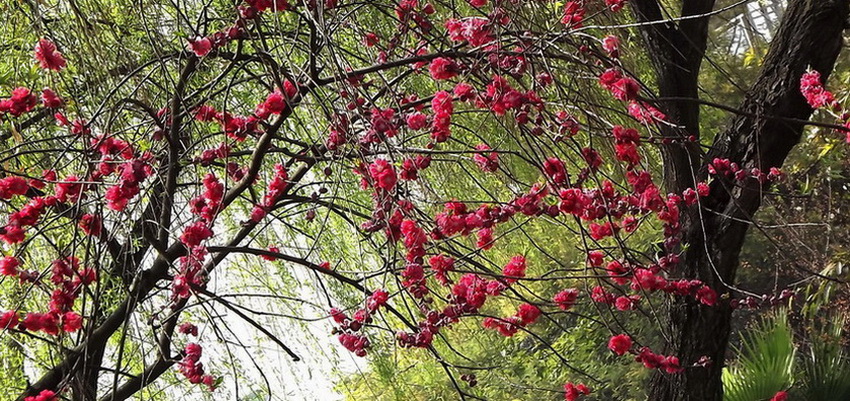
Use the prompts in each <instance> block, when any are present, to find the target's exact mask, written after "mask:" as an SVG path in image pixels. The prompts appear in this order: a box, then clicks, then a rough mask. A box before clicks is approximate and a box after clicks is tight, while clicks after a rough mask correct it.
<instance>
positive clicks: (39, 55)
mask: <svg viewBox="0 0 850 401" xmlns="http://www.w3.org/2000/svg"><path fill="white" fill-rule="evenodd" d="M35 59H36V61H38V66H39V67H41V68H44V69H47V70H53V71H61V70H62V69H63V68H65V65H66V62H65V57H63V56H62V53H59V51H58V50H56V44H54V43H53V42H51V41H50V40H49V39H44V38H42V39H39V40H38V43H36V45H35Z"/></svg>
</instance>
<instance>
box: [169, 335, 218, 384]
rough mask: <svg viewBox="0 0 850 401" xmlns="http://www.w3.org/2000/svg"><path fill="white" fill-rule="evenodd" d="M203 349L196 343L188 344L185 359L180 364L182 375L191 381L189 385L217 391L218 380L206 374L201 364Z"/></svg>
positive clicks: (184, 354)
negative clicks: (200, 385)
mask: <svg viewBox="0 0 850 401" xmlns="http://www.w3.org/2000/svg"><path fill="white" fill-rule="evenodd" d="M202 352H203V349H202V348H201V346H200V345H198V344H196V343H189V344H186V347H185V348H184V349H183V359H181V360H180V362H178V366H179V367H180V373H182V374H183V376H186V378H187V379H189V383H192V384H203V385H205V386H207V389H209V391H213V390H215V386H216V379H215V377H213V376H212V375H209V374H206V373H205V372H204V364H203V362H200V360H201V353H202Z"/></svg>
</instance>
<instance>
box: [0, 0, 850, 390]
mask: <svg viewBox="0 0 850 401" xmlns="http://www.w3.org/2000/svg"><path fill="white" fill-rule="evenodd" d="M682 3H683V5H682V6H681V7H680V8H678V9H677V10H676V13H675V15H677V17H676V18H668V14H670V13H672V9H669V10H668V9H666V8H665V7H664V6H662V4H661V2H658V1H656V0H631V1H630V2H628V3H627V2H626V1H625V0H605V1H602V0H586V1H568V2H565V3H555V2H548V1H511V2H505V1H487V0H470V1H468V2H445V3H443V2H439V1H434V2H425V1H417V0H402V1H399V2H393V1H389V2H384V1H375V2H348V1H344V0H341V1H334V0H326V1H324V2H321V1H306V2H294V1H293V2H287V1H286V0H276V1H270V0H254V1H247V2H244V3H238V4H234V3H233V2H225V1H221V2H212V3H210V4H206V3H192V4H190V5H183V6H180V7H177V6H161V5H155V6H153V5H147V6H140V7H139V8H138V9H137V10H135V11H134V12H133V13H131V14H133V15H137V16H138V20H137V21H136V22H135V24H136V25H134V22H133V21H132V20H131V19H129V17H121V16H118V17H115V18H119V19H120V18H128V20H127V21H124V22H127V25H124V24H123V23H117V22H116V21H112V20H110V19H98V18H89V17H87V16H86V17H85V18H83V20H84V21H85V23H84V24H83V27H82V28H81V29H82V31H79V30H76V29H68V30H60V31H54V30H53V29H52V25H51V19H52V18H53V17H51V16H50V15H54V14H55V15H58V13H60V12H62V11H63V10H66V6H65V5H64V4H61V3H60V4H56V5H50V6H46V5H40V4H37V5H32V9H30V10H29V11H23V10H21V11H20V13H21V14H22V15H32V16H34V17H33V18H34V19H36V20H37V21H38V22H37V23H35V24H36V25H38V26H39V27H40V28H39V32H38V34H33V33H30V34H29V35H24V36H30V38H29V39H28V42H27V43H25V44H22V45H21V46H20V47H21V50H20V53H21V54H20V55H19V56H18V57H20V58H21V59H22V60H24V61H22V62H21V63H22V64H23V65H37V67H38V68H37V69H35V68H34V69H32V70H31V71H30V72H24V71H18V72H15V73H14V74H12V75H13V76H14V77H15V80H13V81H12V82H11V85H8V86H9V90H8V92H7V93H8V96H6V97H4V98H3V100H2V102H0V112H2V118H3V121H4V124H5V129H7V130H8V132H9V134H8V135H5V136H4V140H5V141H7V142H8V145H9V146H8V148H7V149H6V150H3V151H2V153H0V157H2V162H3V167H2V168H3V173H4V178H2V179H0V198H2V199H3V200H4V204H3V210H4V211H5V213H4V214H5V215H6V220H5V223H4V224H5V226H3V228H2V229H0V238H2V240H3V242H4V244H5V245H4V254H5V256H4V257H3V259H1V260H0V273H2V275H3V276H5V280H4V282H3V286H4V289H6V290H8V291H10V293H11V294H13V295H11V296H9V297H7V299H4V305H3V310H2V312H3V314H2V316H1V317H0V327H2V328H4V330H5V332H4V335H5V336H12V337H14V338H16V339H19V341H20V343H21V344H25V345H26V346H32V347H40V348H38V349H42V350H44V349H46V350H51V351H53V352H56V354H50V355H49V356H44V355H42V354H43V353H42V354H37V353H32V354H30V355H28V358H29V359H31V360H33V361H36V362H37V363H39V364H40V365H39V368H38V369H37V370H38V375H39V377H38V379H37V380H36V381H34V382H32V383H29V384H27V385H26V386H25V388H23V389H21V393H20V397H19V398H20V399H25V400H55V399H58V397H70V398H72V399H81V400H82V399H103V400H124V399H127V398H130V397H131V396H133V395H134V394H137V393H139V392H140V391H145V389H146V387H148V386H151V385H152V384H154V383H156V382H157V381H158V380H160V379H161V377H163V375H165V374H166V373H168V372H170V371H172V370H175V371H177V372H178V374H179V375H181V376H182V377H184V378H185V381H186V382H188V383H190V384H197V385H200V386H204V387H206V388H208V389H209V390H210V391H214V390H215V388H216V387H217V386H219V385H221V384H222V383H226V382H227V380H228V375H226V374H221V375H219V374H216V373H214V372H215V368H213V369H210V366H208V365H205V364H204V362H203V361H204V360H205V358H206V355H207V354H206V351H207V350H208V349H209V347H210V346H213V345H212V344H205V342H207V341H211V340H212V339H210V338H207V337H209V336H204V335H202V333H204V332H205V331H204V328H205V326H211V327H212V328H211V329H210V330H213V331H215V332H218V331H223V330H224V329H225V327H220V326H217V325H221V323H220V321H219V320H217V319H215V318H214V316H207V318H206V319H202V323H201V324H200V325H196V324H195V323H192V322H190V321H193V322H197V321H198V319H199V318H198V316H203V313H202V312H199V311H201V310H202V309H203V307H204V306H205V305H206V304H207V303H216V304H219V305H221V306H222V307H224V308H226V309H227V310H229V311H231V312H232V313H234V314H236V315H237V316H238V317H239V318H240V319H241V320H242V321H243V322H244V323H245V324H247V325H250V326H253V327H254V328H255V329H256V330H259V331H260V332H262V333H263V334H264V335H266V336H267V337H268V338H269V339H271V340H272V341H273V342H274V343H275V344H276V345H277V346H278V347H279V348H280V349H281V350H282V351H283V352H285V353H287V354H288V355H290V356H291V357H292V358H293V359H294V360H299V358H300V357H299V352H298V350H297V349H293V348H291V347H290V346H288V345H287V344H286V343H284V342H283V341H282V340H281V339H280V338H279V336H278V335H277V334H276V333H273V332H272V331H270V330H268V329H266V328H264V326H263V325H262V324H260V323H258V322H257V321H256V320H255V319H254V318H252V314H251V313H246V312H245V309H244V308H241V307H240V305H239V303H238V302H236V301H230V300H229V298H232V297H234V296H252V295H251V294H247V293H244V294H223V293H221V292H220V291H217V288H219V287H220V285H224V284H221V282H226V279H225V278H223V277H226V276H224V273H223V272H222V270H223V269H228V268H229V269H231V270H232V269H239V267H238V266H234V265H233V264H230V265H228V262H229V261H233V260H234V258H239V257H241V256H240V255H251V257H252V258H253V260H254V261H255V262H258V263H266V264H272V263H274V261H283V262H286V263H287V264H289V265H291V266H293V268H298V269H304V270H305V271H307V272H309V273H310V274H311V275H313V276H314V277H316V281H315V282H316V285H317V287H319V288H320V290H318V291H319V292H321V293H323V295H325V297H324V298H325V299H324V303H326V304H327V305H326V307H322V312H321V313H320V314H319V317H324V318H328V319H330V320H331V321H332V322H333V324H334V326H335V328H334V334H335V336H336V337H337V339H338V342H339V343H340V344H341V345H342V346H343V347H344V348H346V349H348V350H349V351H351V352H352V353H354V354H355V355H357V356H367V355H368V354H369V350H370V348H371V345H372V344H373V342H377V341H378V339H379V338H382V337H386V336H385V334H384V332H385V331H386V332H389V333H391V334H390V337H391V338H392V339H393V341H394V342H395V343H396V344H398V345H400V346H401V347H403V348H422V349H425V350H428V351H429V352H431V353H433V354H434V355H435V357H437V359H438V360H439V361H440V363H441V366H442V367H443V368H444V370H445V373H446V375H448V377H450V378H451V380H452V382H453V383H454V387H455V390H456V392H457V394H458V396H459V397H460V398H477V396H476V395H475V392H474V389H472V387H474V386H475V382H476V379H475V375H474V374H471V373H469V371H470V368H469V367H463V366H462V364H459V363H453V362H451V361H450V360H448V359H447V358H446V357H445V356H443V355H442V354H441V353H440V352H439V349H438V347H437V346H436V345H437V344H438V343H439V342H440V341H441V338H443V337H442V336H443V334H444V333H445V332H447V331H451V330H453V328H454V327H455V326H457V325H458V324H459V323H460V322H462V321H464V322H465V321H475V322H476V324H477V325H480V330H493V331H495V332H497V333H499V334H501V335H503V336H507V337H511V336H514V335H515V334H517V333H519V332H524V333H527V334H528V335H529V336H531V337H534V330H535V325H536V324H539V323H540V322H541V321H549V322H554V323H555V324H557V318H558V316H559V315H565V314H575V315H576V316H578V317H581V318H586V319H590V320H592V321H594V322H595V323H596V324H599V325H601V326H603V327H605V328H606V330H608V331H609V332H610V335H609V336H608V337H609V339H608V341H607V343H605V344H600V346H607V348H608V349H610V351H611V352H612V353H613V354H615V355H618V356H620V357H622V358H624V359H625V358H627V356H628V357H629V358H632V359H634V360H635V361H636V362H635V363H639V364H642V365H643V366H644V367H645V368H647V369H650V370H652V371H653V376H652V380H651V382H650V383H649V385H648V391H649V397H650V399H663V400H719V399H720V397H721V394H722V389H721V387H722V386H721V382H720V373H721V369H722V367H723V361H724V354H725V352H726V348H727V343H728V340H729V335H730V330H731V327H730V321H731V316H732V311H733V310H734V309H736V308H739V307H742V306H754V304H757V303H758V302H757V301H756V298H754V297H753V296H752V295H753V294H750V293H748V292H746V291H745V290H742V289H740V288H738V287H736V285H735V273H736V270H737V268H738V256H739V253H740V252H741V248H742V246H743V243H744V239H745V236H746V233H747V230H748V227H749V226H750V225H751V223H752V216H753V215H754V213H755V212H756V211H757V210H758V209H759V207H760V204H761V202H762V199H763V197H764V196H765V193H766V192H767V191H768V190H769V188H770V187H771V185H772V184H773V183H774V182H776V181H778V180H780V179H781V178H782V176H783V174H782V172H781V170H780V169H779V168H780V167H781V166H782V164H783V161H784V160H785V158H786V157H787V155H788V154H789V152H790V151H791V149H792V148H793V147H794V146H795V145H796V144H797V142H798V141H799V140H800V137H801V134H802V132H803V129H804V127H805V126H806V125H807V124H809V122H808V119H809V117H810V116H811V114H812V113H813V110H814V109H817V108H824V109H826V110H825V111H832V112H834V113H835V116H834V117H835V118H836V119H838V120H839V121H838V122H837V123H836V122H833V121H830V122H827V123H811V124H815V125H819V126H821V127H825V128H830V129H832V130H835V131H836V132H838V133H839V134H838V135H843V133H844V132H846V131H848V129H847V128H846V126H842V125H841V124H845V125H846V124H847V122H848V120H850V114H847V113H844V112H843V109H842V107H841V105H840V103H839V102H838V101H836V100H835V96H833V95H832V94H831V93H830V92H828V91H827V90H826V89H824V87H823V84H824V82H825V80H826V79H827V77H828V76H829V74H830V72H831V71H832V69H833V66H834V64H835V62H836V59H837V57H838V54H839V52H840V49H841V47H842V32H843V29H844V26H845V21H846V19H847V17H848V12H849V11H848V7H850V2H848V1H846V0H824V1H818V2H811V1H805V0H791V1H790V2H789V4H788V7H787V9H786V11H785V13H784V17H783V20H782V22H781V25H780V27H779V29H778V30H777V33H776V35H775V37H774V38H773V40H772V43H771V48H770V51H769V52H768V53H767V56H766V57H765V58H764V60H763V63H762V67H761V71H760V72H759V76H758V78H757V79H756V81H755V82H754V83H753V84H752V85H751V87H750V88H749V89H748V90H747V96H746V100H744V102H743V104H741V105H717V104H713V105H712V106H713V107H720V108H723V109H724V110H726V111H729V112H731V113H732V114H733V115H734V117H732V118H731V120H730V121H729V123H728V125H727V127H726V128H725V129H723V130H721V131H718V132H712V133H706V134H703V133H701V132H700V128H701V126H700V107H701V105H702V103H704V102H701V101H700V99H699V97H700V96H699V95H700V93H699V89H700V81H699V78H700V74H699V71H700V66H701V64H702V61H703V59H704V55H705V51H706V46H707V41H708V23H709V21H710V19H711V17H712V15H714V14H715V13H716V12H719V11H718V10H716V5H715V1H713V0H693V1H685V2H682ZM71 8H74V7H71ZM74 12H75V13H78V14H81V15H83V16H85V12H82V11H80V10H79V9H78V8H76V9H75V11H74ZM134 13H135V14H134ZM99 29H103V30H105V31H109V32H113V33H114V34H115V37H116V38H117V39H115V43H119V42H120V41H122V40H124V39H123V38H124V37H125V35H123V33H122V32H121V30H122V29H124V30H132V29H138V31H137V32H136V33H138V32H143V33H144V34H143V35H142V34H139V35H137V36H130V37H131V38H133V39H131V40H135V41H137V42H135V43H130V44H127V46H126V47H125V49H145V51H143V52H141V53H140V54H133V53H132V52H127V53H125V52H124V51H122V50H118V51H117V52H116V54H107V55H105V57H106V58H107V59H110V60H111V58H110V57H116V56H120V57H122V58H123V57H126V59H128V60H132V62H130V63H129V64H121V65H119V66H117V67H115V68H112V69H109V70H108V71H102V70H103V69H100V70H99V71H100V72H99V73H98V74H100V75H97V74H94V73H92V72H91V71H90V70H87V68H91V67H93V66H94V65H95V64H97V63H98V62H99V61H98V60H97V58H94V59H93V58H92V54H93V53H94V54H96V53H97V51H98V50H97V49H96V48H97V46H91V43H90V42H88V39H87V36H86V34H85V33H84V32H86V31H96V30H99ZM630 30H633V31H635V32H639V33H640V34H641V36H643V39H642V41H635V43H626V42H625V40H621V39H620V37H622V36H623V33H628V32H629V31H630ZM632 55H634V56H632ZM141 56H144V57H141ZM33 57H34V60H35V61H32V59H33ZM632 57H633V59H632V60H630V58H632ZM639 57H648V58H649V59H650V60H651V62H652V65H653V70H652V71H640V70H638V69H636V68H630V66H639V65H641V64H640V63H639V62H637V61H636V59H638V58H639ZM650 75H652V76H653V78H650V77H649V76H650ZM640 78H644V80H645V81H642V80H641V79H640ZM45 86H48V87H49V88H45V89H43V90H41V91H40V92H39V90H38V89H37V88H38V87H45ZM848 126H850V125H848ZM659 163H660V164H659ZM659 166H660V167H659ZM451 181H453V183H451V184H448V183H447V182H451ZM541 232H546V233H547V234H546V236H553V237H555V236H562V237H569V238H574V240H571V242H572V243H571V244H570V246H571V247H573V248H577V249H578V250H579V252H580V253H581V255H582V257H581V258H582V261H581V263H578V264H572V263H564V262H563V261H561V260H559V258H558V257H557V256H556V255H558V254H559V253H563V252H564V250H563V249H559V247H562V246H563V245H564V244H563V242H560V241H553V242H547V241H545V238H546V237H544V236H540V233H541ZM280 233H284V234H285V235H284V238H285V239H286V241H287V242H286V243H280V242H278V243H273V241H271V240H270V239H269V238H270V237H272V236H273V235H280ZM535 233H537V235H538V236H537V237H535ZM351 238H356V240H352V239H351ZM352 241H353V242H352ZM518 241H522V242H524V243H526V249H528V251H526V252H516V253H515V254H513V255H510V256H508V257H503V256H502V254H501V253H500V252H499V248H500V247H508V244H516V243H517V242H518ZM647 241H653V242H657V243H658V244H659V249H658V252H647V251H645V250H643V249H641V246H642V245H643V244H646V242H647ZM326 243H331V244H333V243H337V244H355V245H351V246H356V247H357V255H358V257H357V258H356V260H339V259H338V258H335V256H334V252H333V249H332V248H329V249H327V250H323V249H320V248H322V247H320V244H326ZM340 246H342V245H340ZM510 249H513V248H510ZM227 266H230V267H227ZM326 286H328V287H330V286H340V287H343V288H348V289H353V290H354V291H355V292H356V293H357V294H359V297H358V299H355V300H349V301H348V302H346V301H345V300H344V299H342V298H341V297H336V296H334V295H333V290H327V288H326ZM299 288H300V287H299ZM266 295H269V296H283V295H282V294H266ZM772 296H773V297H774V299H775V300H784V299H786V298H788V297H790V296H791V293H790V292H789V291H781V289H780V290H778V291H777V292H776V294H772ZM296 298H297V297H296ZM321 298H322V297H319V299H321ZM300 300H301V301H304V302H307V301H308V300H306V299H303V298H302V299H300ZM495 303H509V304H511V305H513V306H512V308H513V309H512V311H511V313H507V314H505V313H497V312H498V311H496V310H494V309H488V308H489V305H492V304H495ZM578 310H580V311H581V313H579V312H578ZM630 314H631V315H634V316H640V317H643V318H644V319H650V320H651V321H653V322H655V323H656V324H655V325H654V326H655V329H656V330H657V333H654V334H651V335H650V334H647V335H646V336H645V337H641V336H640V335H638V334H635V333H633V332H632V331H631V329H630V327H629V319H628V318H624V316H629V315H630ZM187 316H194V317H193V318H192V319H189V318H188V317H187ZM142 321H143V322H146V323H145V324H137V323H138V322H142ZM199 328H200V329H201V330H199ZM564 330H566V328H564ZM537 339H539V340H541V341H542V342H544V343H545V341H544V340H543V339H542V338H539V337H537ZM328 345H329V346H330V341H328ZM131 354H132V355H136V356H135V357H131V356H130V355H131ZM553 354H554V357H555V358H557V359H558V360H559V361H560V362H561V363H562V364H563V369H564V370H565V371H567V372H569V375H570V377H573V378H574V379H573V380H570V381H568V382H565V383H562V385H559V388H558V389H555V390H556V391H559V392H560V394H562V395H563V396H564V397H565V399H567V400H577V399H580V398H582V397H589V396H592V393H593V391H594V388H598V387H599V386H604V385H605V383H604V382H599V381H598V380H596V379H595V378H594V377H593V376H592V375H588V374H586V373H585V372H583V371H582V369H581V367H577V366H573V365H572V364H570V358H569V356H568V355H563V354H561V353H559V352H557V351H556V350H554V349H553ZM133 358H135V359H133ZM471 369H472V370H474V367H472V368H471ZM777 397H781V394H780V395H777Z"/></svg>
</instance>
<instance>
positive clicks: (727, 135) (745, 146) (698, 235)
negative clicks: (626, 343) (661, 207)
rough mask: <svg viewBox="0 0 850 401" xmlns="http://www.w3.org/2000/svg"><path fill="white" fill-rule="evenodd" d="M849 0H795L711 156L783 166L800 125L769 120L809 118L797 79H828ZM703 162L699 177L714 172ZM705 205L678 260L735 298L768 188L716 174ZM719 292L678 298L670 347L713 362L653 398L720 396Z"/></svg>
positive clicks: (693, 400) (722, 338) (687, 361)
mask: <svg viewBox="0 0 850 401" xmlns="http://www.w3.org/2000/svg"><path fill="white" fill-rule="evenodd" d="M848 13H850V0H792V1H790V2H789V5H788V8H787V10H786V12H785V14H784V18H783V21H782V23H781V26H780V28H779V31H778V32H777V34H776V37H775V38H774V39H773V41H772V43H771V46H770V50H769V52H768V55H767V56H766V58H765V60H764V63H763V67H762V70H761V71H760V73H759V77H758V79H757V80H756V82H755V83H754V84H753V85H752V87H751V88H750V90H749V91H748V95H747V99H746V100H745V101H744V102H743V104H742V105H741V106H740V109H741V110H742V111H743V112H742V113H741V114H740V115H739V116H737V117H735V118H733V119H732V121H731V122H730V123H729V125H728V128H727V129H726V130H725V131H723V132H722V133H721V134H719V135H718V136H717V137H716V138H715V141H714V144H713V146H712V149H711V151H709V152H708V155H707V157H706V159H705V161H704V163H705V162H710V161H711V160H713V159H714V158H727V159H730V160H732V161H734V162H736V163H738V164H739V165H740V166H742V167H744V168H759V169H761V170H762V171H766V170H767V169H769V168H771V167H780V166H781V165H782V163H783V162H784V161H785V158H786V157H787V156H788V154H789V152H790V151H791V150H792V148H793V147H794V146H795V145H796V144H797V143H798V142H799V141H800V138H801V134H802V132H803V128H804V126H803V124H802V123H789V122H787V120H779V119H776V118H772V117H775V116H781V117H786V118H787V117H790V118H796V119H800V120H806V119H808V118H809V117H810V116H811V114H812V109H811V108H810V107H809V106H808V104H807V103H806V101H805V99H803V97H802V95H800V92H799V85H800V77H801V76H802V75H803V73H804V72H805V71H806V70H807V69H808V68H812V69H815V70H817V71H819V72H820V73H821V74H822V76H823V78H824V79H826V78H827V77H828V76H829V73H830V72H831V71H832V69H833V67H834V64H835V61H836V59H837V57H838V54H839V52H840V50H841V47H842V44H843V42H842V33H843V31H844V29H845V28H846V24H847V17H848ZM705 170H706V167H705V165H703V166H702V167H701V169H700V171H699V172H698V174H697V177H698V178H700V179H705V178H706V176H707V173H706V171H705ZM711 187H712V188H711V194H710V196H709V197H708V198H707V199H704V200H703V202H702V204H701V210H694V211H692V212H691V213H690V214H689V215H686V217H685V219H684V221H683V232H684V241H685V242H686V243H687V244H688V247H687V249H686V250H685V251H684V255H683V260H682V264H681V269H682V273H683V274H684V275H685V276H687V277H695V278H698V279H700V280H703V281H704V282H706V283H707V284H708V285H710V286H711V287H712V288H714V289H715V290H717V291H718V293H720V294H729V295H735V294H734V293H732V291H731V289H730V288H729V285H731V284H732V283H734V280H735V273H736V271H737V269H738V257H739V254H740V251H741V247H742V246H743V242H744V239H745V236H746V233H747V229H748V228H749V225H750V222H751V221H752V216H753V214H754V213H755V212H756V211H757V210H758V208H759V207H760V205H761V201H762V196H763V192H764V190H765V184H761V183H759V182H758V181H756V180H749V181H745V182H743V183H733V182H731V181H729V180H715V181H713V183H712V185H711ZM723 298H724V297H723V296H721V299H720V301H719V303H718V304H719V305H718V306H715V307H706V306H702V305H700V304H698V303H696V302H694V301H692V300H684V299H681V300H677V301H675V302H674V304H673V305H672V306H671V312H670V313H671V314H670V328H671V329H672V331H671V332H672V333H673V334H674V335H675V337H674V338H673V343H672V344H670V349H669V350H668V352H670V353H674V354H676V355H678V356H679V357H680V359H681V361H682V364H683V366H688V365H691V364H693V363H694V362H696V361H698V360H699V359H700V358H701V357H703V356H707V357H708V358H710V359H711V360H712V361H713V363H712V364H711V365H710V366H708V367H707V368H687V369H686V370H685V372H683V373H681V374H678V375H667V374H662V373H658V374H656V375H655V376H654V377H653V379H652V381H651V385H650V395H649V399H651V400H665V401H667V400H670V401H675V400H683V401H684V400H688V401H720V400H722V394H723V391H722V382H721V372H722V368H723V364H724V359H725V354H726V349H727V345H728V341H729V334H730V322H731V316H732V310H731V308H730V307H729V306H728V305H729V304H728V302H724V299H723Z"/></svg>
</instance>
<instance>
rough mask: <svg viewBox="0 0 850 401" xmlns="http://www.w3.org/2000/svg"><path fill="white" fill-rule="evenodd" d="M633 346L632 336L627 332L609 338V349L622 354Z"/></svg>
mask: <svg viewBox="0 0 850 401" xmlns="http://www.w3.org/2000/svg"><path fill="white" fill-rule="evenodd" d="M631 348H632V338H631V337H629V336H628V335H626V334H618V335H616V336H613V337H611V338H610V339H609V340H608V349H610V350H611V351H612V352H614V353H615V354H617V355H620V356H622V355H623V354H625V353H626V352H629V349H631Z"/></svg>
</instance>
